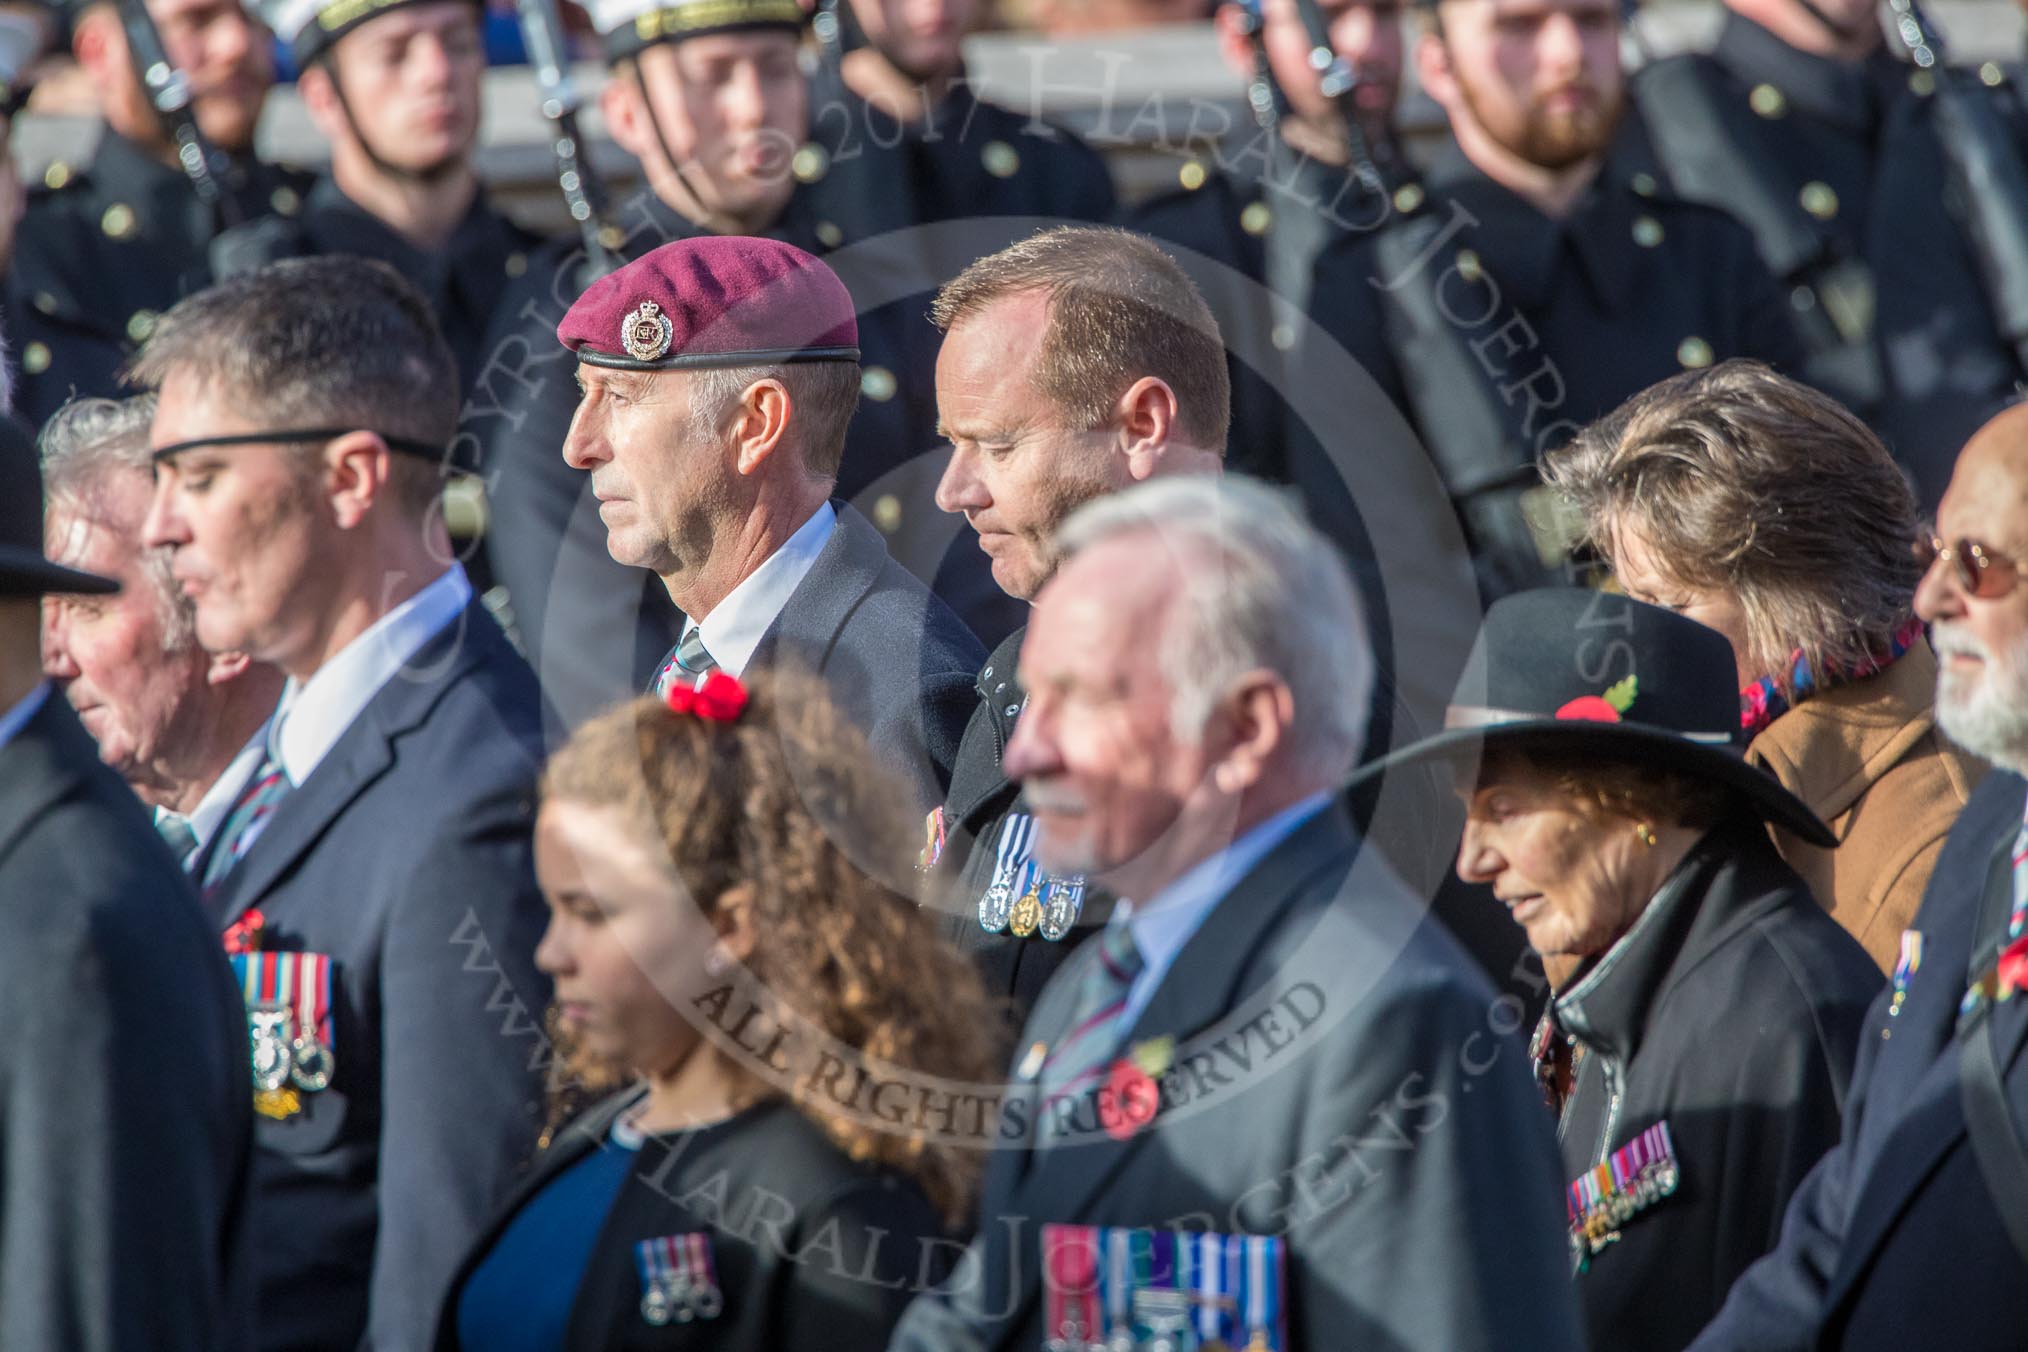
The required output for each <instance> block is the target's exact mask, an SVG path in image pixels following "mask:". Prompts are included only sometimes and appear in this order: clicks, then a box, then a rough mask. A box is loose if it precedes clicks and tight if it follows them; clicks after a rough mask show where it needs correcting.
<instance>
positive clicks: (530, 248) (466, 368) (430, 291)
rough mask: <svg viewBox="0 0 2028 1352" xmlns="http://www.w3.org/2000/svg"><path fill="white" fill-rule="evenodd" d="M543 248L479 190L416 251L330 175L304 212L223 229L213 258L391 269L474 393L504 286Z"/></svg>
mask: <svg viewBox="0 0 2028 1352" xmlns="http://www.w3.org/2000/svg"><path fill="white" fill-rule="evenodd" d="M541 244H542V240H541V237H540V236H537V235H535V234H534V233H532V232H530V231H527V230H524V229H522V228H521V227H520V226H519V225H516V224H515V223H514V222H513V221H512V220H509V219H508V218H507V217H505V216H503V215H501V214H500V213H499V212H497V211H495V210H494V209H493V207H492V205H491V204H490V203H489V202H488V201H487V200H486V194H485V192H484V191H483V190H481V191H480V192H479V193H477V194H476V195H475V196H474V197H473V198H472V206H471V209H470V210H469V211H467V212H466V213H465V216H464V219H463V220H461V221H459V222H458V226H457V228H456V229H455V230H453V231H452V232H451V236H450V238H449V239H447V240H445V241H444V243H443V245H442V246H441V247H439V248H435V249H419V248H417V247H416V246H415V245H414V244H412V243H410V242H409V241H408V240H407V239H405V238H404V237H403V236H402V235H400V234H399V233H397V232H396V231H395V230H394V229H392V228H391V227H390V226H389V225H388V224H387V223H386V222H385V221H383V220H381V219H380V218H379V217H378V216H375V215H374V214H373V213H372V212H370V211H368V210H367V209H366V208H364V207H362V206H360V205H359V204H358V203H357V202H354V201H353V200H352V199H351V198H350V197H347V196H346V195H345V193H344V190H343V189H341V188H340V187H339V186H338V185H337V183H336V182H334V181H333V180H332V179H331V177H330V176H329V175H328V174H327V175H325V176H324V177H322V178H319V179H318V180H317V182H316V184H315V185H314V186H313V187H312V188H311V189H310V191H309V194H308V196H306V197H305V198H304V199H303V208H302V210H301V211H300V212H299V213H297V214H296V215H294V216H289V217H282V216H271V217H267V218H265V219H263V220H259V221H250V222H248V223H247V224H245V225H242V226H238V227H236V228H234V229H232V230H228V231H226V232H225V233H224V234H223V235H221V236H220V237H219V240H218V243H217V245H216V246H215V247H214V248H213V250H212V257H213V260H214V263H215V265H216V270H217V271H218V272H219V273H220V274H225V273H230V272H237V271H241V270H243V269H251V268H257V267H260V266H261V265H262V264H264V263H271V262H273V261H275V260H276V259H279V258H303V257H309V256H311V255H316V254H355V255H357V256H359V257H361V258H371V259H375V260H377V261H379V262H382V263H386V264H388V265H389V266H390V267H392V268H394V269H395V270H396V271H397V272H399V273H401V275H402V276H404V277H406V278H407V279H408V280H409V282H410V283H411V284H413V285H414V286H415V288H416V289H417V290H418V291H420V292H422V294H423V296H424V297H425V298H426V299H427V300H428V301H429V302H430V309H431V311H432V312H433V313H435V315H436V317H437V327H438V328H439V329H441V330H442V331H443V335H444V340H445V341H446V342H448V343H449V344H450V345H451V351H452V353H453V354H454V355H455V356H456V357H457V359H458V374H459V376H460V378H461V379H462V381H463V385H464V388H465V389H466V390H470V388H471V385H472V382H473V380H474V379H475V378H476V377H477V376H478V373H479V367H480V365H481V364H482V363H483V361H484V351H483V349H484V344H485V338H486V331H487V329H488V327H489V326H490V325H491V323H492V319H493V309H494V307H495V306H496V305H497V304H498V303H499V302H500V298H501V296H502V295H503V294H504V292H505V290H506V287H505V283H506V282H507V281H508V280H511V279H513V278H515V277H519V276H520V275H521V274H522V273H524V272H526V271H527V270H528V260H529V256H530V255H531V254H532V253H534V252H535V250H536V249H538V248H540V247H541Z"/></svg>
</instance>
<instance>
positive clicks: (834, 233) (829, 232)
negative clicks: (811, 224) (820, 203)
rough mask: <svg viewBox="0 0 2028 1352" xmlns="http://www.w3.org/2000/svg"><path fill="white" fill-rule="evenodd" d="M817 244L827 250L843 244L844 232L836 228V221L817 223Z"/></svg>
mask: <svg viewBox="0 0 2028 1352" xmlns="http://www.w3.org/2000/svg"><path fill="white" fill-rule="evenodd" d="M817 242H818V243H819V244H821V245H823V246H824V247H825V248H827V249H835V248H837V247H838V246H839V245H840V244H843V243H844V242H845V232H844V231H843V230H841V229H839V228H838V223H837V222H836V221H818V222H817Z"/></svg>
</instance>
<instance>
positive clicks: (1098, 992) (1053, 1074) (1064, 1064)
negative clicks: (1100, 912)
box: [1041, 922, 1144, 1113]
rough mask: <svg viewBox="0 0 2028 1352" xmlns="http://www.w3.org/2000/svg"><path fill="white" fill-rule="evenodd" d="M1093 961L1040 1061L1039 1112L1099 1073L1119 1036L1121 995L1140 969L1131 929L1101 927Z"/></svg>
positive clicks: (1084, 1086)
mask: <svg viewBox="0 0 2028 1352" xmlns="http://www.w3.org/2000/svg"><path fill="white" fill-rule="evenodd" d="M1096 949H1097V957H1098V961H1096V962H1094V963H1093V964H1092V965H1091V967H1090V968H1089V969H1088V970H1087V971H1086V972H1085V976H1084V985H1083V987H1082V988H1081V989H1080V990H1079V992H1078V1000H1077V1010H1076V1013H1075V1015H1074V1016H1073V1017H1072V1019H1071V1021H1070V1031H1069V1032H1067V1033H1065V1034H1064V1035H1063V1039H1062V1040H1061V1041H1060V1042H1058V1043H1057V1044H1056V1046H1055V1047H1054V1048H1052V1049H1051V1050H1050V1052H1049V1055H1048V1057H1047V1058H1046V1059H1045V1060H1044V1061H1043V1063H1042V1077H1041V1084H1042V1110H1043V1112H1044V1113H1047V1112H1048V1111H1049V1110H1050V1108H1051V1107H1052V1105H1054V1104H1055V1103H1056V1102H1057V1101H1058V1100H1061V1099H1069V1098H1074V1097H1076V1096H1077V1095H1078V1094H1080V1093H1083V1092H1084V1091H1085V1090H1086V1089H1088V1088H1090V1087H1091V1085H1092V1084H1094V1083H1095V1082H1097V1080H1098V1079H1099V1078H1100V1077H1101V1076H1103V1075H1104V1074H1105V1071H1106V1067H1107V1065H1108V1064H1109V1063H1110V1062H1111V1060H1112V1057H1113V1053H1114V1052H1115V1051H1117V1050H1118V1048H1119V1042H1120V1036H1121V1034H1123V1033H1124V1032H1125V1031H1126V1029H1125V1027H1124V1023H1123V1017H1122V1016H1123V1015H1124V1014H1125V1013H1126V1009H1127V993H1128V992H1129V991H1131V990H1132V989H1133V986H1134V978H1135V977H1137V976H1139V975H1140V974H1141V968H1142V966H1143V965H1144V964H1143V960H1142V958H1141V950H1140V949H1139V948H1137V947H1135V946H1134V935H1133V931H1132V930H1131V929H1129V928H1128V927H1127V926H1126V925H1125V924H1123V923H1119V922H1115V923H1113V924H1111V925H1108V926H1106V928H1105V931H1104V932H1103V933H1101V934H1100V935H1099V941H1098V943H1097V945H1096Z"/></svg>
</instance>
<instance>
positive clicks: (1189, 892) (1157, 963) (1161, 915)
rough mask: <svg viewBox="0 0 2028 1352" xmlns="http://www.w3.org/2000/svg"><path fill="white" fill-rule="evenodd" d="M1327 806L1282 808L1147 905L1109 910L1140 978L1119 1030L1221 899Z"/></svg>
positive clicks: (1311, 803)
mask: <svg viewBox="0 0 2028 1352" xmlns="http://www.w3.org/2000/svg"><path fill="white" fill-rule="evenodd" d="M1330 801H1331V795H1330V794H1328V793H1318V794H1312V795H1311V796H1310V797H1308V798H1305V799H1303V800H1302V801H1301V802H1299V803H1295V804H1293V805H1291V806H1289V807H1286V808H1283V809H1282V810H1281V811H1280V812H1277V813H1276V814H1275V815H1274V816H1272V817H1269V818H1268V819H1267V820H1266V821H1264V822H1262V823H1260V824H1259V825H1258V826H1256V827H1254V828H1253V829H1252V830H1251V831H1248V832H1247V833H1246V834H1245V835H1243V836H1241V837H1240V838H1239V839H1238V840H1235V841H1233V842H1232V844H1230V845H1228V846H1226V847H1225V848H1224V849H1222V850H1220V851H1219V852H1218V853H1217V854H1214V855H1211V856H1210V857H1209V858H1207V859H1204V860H1202V861H1200V862H1199V863H1198V864H1196V865H1195V866H1194V867H1192V868H1191V869H1190V871H1189V872H1187V873H1185V874H1184V875H1183V876H1182V877H1180V878H1178V879H1177V880H1176V881H1175V882H1173V883H1170V884H1169V885H1168V886H1167V887H1165V888H1163V889H1162V890H1161V891H1160V892H1157V893H1156V894H1155V895H1154V897H1152V898H1151V899H1149V900H1148V901H1122V902H1121V903H1120V904H1119V905H1118V906H1116V907H1114V908H1113V914H1112V919H1111V920H1110V921H1109V922H1108V923H1109V924H1113V925H1125V926H1126V927H1127V928H1128V930H1129V931H1130V932H1131V933H1132V934H1133V936H1134V947H1135V948H1137V949H1139V950H1140V953H1141V971H1140V974H1139V975H1138V976H1136V977H1135V978H1134V984H1133V985H1132V986H1131V987H1129V988H1128V990H1127V1006H1126V1008H1125V1009H1123V1010H1122V1011H1120V1022H1119V1026H1120V1027H1121V1028H1132V1027H1133V1026H1134V1021H1135V1020H1136V1019H1138V1018H1140V1017H1141V1012H1142V1011H1143V1010H1145V1009H1146V1008H1147V1007H1148V1001H1149V1000H1151V999H1153V998H1154V995H1155V991H1156V989H1157V988H1158V987H1159V986H1161V984H1162V978H1163V977H1164V976H1166V975H1167V974H1168V971H1169V968H1170V967H1172V966H1173V965H1175V962H1176V955H1177V954H1178V953H1181V952H1182V951H1183V945H1185V944H1187V943H1188V942H1190V936H1191V935H1193V934H1195V933H1197V931H1198V929H1199V928H1200V927H1201V926H1202V925H1203V924H1204V920H1205V917H1207V916H1209V915H1210V914H1211V912H1212V909H1213V908H1214V907H1216V906H1217V905H1218V903H1219V902H1220V901H1222V900H1224V899H1225V895H1226V893H1228V892H1230V891H1232V889H1233V887H1234V885H1236V884H1237V883H1238V882H1239V880H1240V879H1241V878H1243V877H1245V876H1246V875H1247V873H1248V872H1249V871H1251V870H1252V868H1253V866H1254V865H1255V864H1258V863H1259V862H1260V861H1261V860H1262V859H1264V858H1265V857H1266V856H1267V854H1268V852H1269V851H1270V850H1272V849H1274V847H1275V846H1277V845H1279V844H1281V843H1282V842H1283V841H1284V840H1287V839H1288V838H1289V837H1290V836H1291V835H1293V834H1294V833H1295V830H1296V828H1297V827H1299V826H1301V825H1302V824H1303V823H1304V822H1306V821H1308V820H1310V818H1312V817H1314V816H1316V815H1317V813H1319V812H1321V811H1322V810H1323V809H1324V807H1325V805H1326V804H1328V803H1329V802H1330Z"/></svg>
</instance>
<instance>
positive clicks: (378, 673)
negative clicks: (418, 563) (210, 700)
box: [266, 564, 472, 785]
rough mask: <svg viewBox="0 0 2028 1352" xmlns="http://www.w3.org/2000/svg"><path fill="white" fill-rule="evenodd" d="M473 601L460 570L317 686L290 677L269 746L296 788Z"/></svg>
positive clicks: (315, 679)
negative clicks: (425, 648) (346, 732)
mask: <svg viewBox="0 0 2028 1352" xmlns="http://www.w3.org/2000/svg"><path fill="white" fill-rule="evenodd" d="M471 602H472V584H471V583H470V582H468V581H466V580H465V570H464V569H463V568H461V567H459V566H458V565H457V564H452V565H451V566H450V567H449V568H447V569H445V570H444V573H443V575H442V576H441V577H439V578H438V579H437V580H436V581H434V582H432V583H430V584H429V585H428V586H427V587H424V588H423V589H422V590H421V591H419V592H417V593H416V594H415V595H414V596H411V597H409V598H408V599H407V600H406V601H403V602H402V603H401V604H400V605H398V606H396V607H395V608H394V609H393V610H390V611H388V612H387V614H385V615H383V616H381V617H380V618H379V619H378V620H375V621H374V622H373V624H372V626H371V627H370V628H368V629H367V630H366V632H365V633H363V634H361V635H360V636H359V637H358V638H355V639H353V640H352V641H351V642H350V643H348V644H346V645H345V646H344V647H343V648H341V649H340V650H339V651H338V655H337V656H335V657H333V658H332V659H331V660H330V661H328V662H326V663H325V664H324V665H323V666H321V667H319V668H318V669H317V671H316V673H315V674H313V675H312V676H311V677H310V679H309V680H307V681H302V682H298V681H297V680H296V678H295V677H293V676H292V677H290V678H289V682H288V684H287V685H285V686H283V687H282V700H281V703H280V704H279V705H278V706H277V707H276V709H275V716H274V717H273V718H272V719H270V720H269V721H268V727H267V729H266V734H267V735H266V742H267V745H268V747H269V748H270V749H271V750H272V751H273V752H274V753H275V755H276V756H277V758H278V759H279V760H280V761H281V764H282V769H283V770H284V771H286V772H287V773H288V776H289V782H290V783H291V784H296V785H301V784H302V783H303V782H304V781H305V780H307V779H309V777H310V774H311V772H312V771H314V770H315V769H316V768H317V766H318V763H319V762H321V761H322V760H323V759H324V757H325V755H327V754H328V753H329V752H330V750H331V748H332V747H333V746H334V745H336V744H337V741H338V739H339V738H340V737H341V736H343V735H344V733H345V729H347V728H349V727H351V726H352V722H353V720H354V719H356V718H358V717H359V714H360V712H361V711H362V710H364V709H365V708H366V706H367V705H368V704H369V703H371V702H372V700H373V697H374V696H375V695H377V694H379V693H380V688H381V687H382V686H384V685H386V684H387V683H388V682H389V681H391V680H393V679H394V678H395V677H396V676H397V675H399V674H400V672H401V669H402V667H403V666H405V665H406V664H407V662H408V660H409V659H410V658H412V657H414V656H415V655H416V653H417V652H418V651H420V650H421V648H422V646H423V644H425V643H427V642H429V641H430V640H431V639H432V638H434V637H435V636H436V635H437V634H438V633H439V632H440V631H441V630H442V629H443V628H444V626H446V625H448V624H449V623H450V622H451V621H452V620H454V619H456V618H457V617H458V615H459V614H460V613H461V612H462V611H463V610H464V609H465V607H466V606H468V605H470V604H471Z"/></svg>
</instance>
